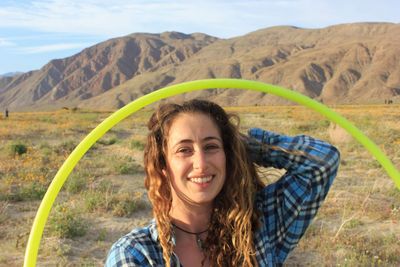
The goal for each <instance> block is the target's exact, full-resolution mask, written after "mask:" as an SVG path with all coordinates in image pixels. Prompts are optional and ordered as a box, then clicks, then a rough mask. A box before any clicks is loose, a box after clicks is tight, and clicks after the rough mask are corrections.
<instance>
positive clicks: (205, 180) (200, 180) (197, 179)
mask: <svg viewBox="0 0 400 267" xmlns="http://www.w3.org/2000/svg"><path fill="white" fill-rule="evenodd" d="M211 179H212V176H207V177H195V178H190V181H191V182H193V183H197V184H203V183H208V182H209V181H211Z"/></svg>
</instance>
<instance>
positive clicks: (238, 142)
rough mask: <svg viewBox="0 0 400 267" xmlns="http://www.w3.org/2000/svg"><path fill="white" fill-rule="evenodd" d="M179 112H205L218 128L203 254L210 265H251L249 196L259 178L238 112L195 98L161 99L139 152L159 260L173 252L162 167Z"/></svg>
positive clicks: (168, 193) (169, 200)
mask: <svg viewBox="0 0 400 267" xmlns="http://www.w3.org/2000/svg"><path fill="white" fill-rule="evenodd" d="M181 113H201V114H205V115H208V116H209V117H210V118H211V119H212V120H213V121H214V122H215V125H217V127H218V129H219V132H220V134H221V137H222V141H223V147H224V152H225V156H226V170H227V172H226V180H225V183H224V186H223V188H222V189H221V191H220V192H219V194H218V195H217V196H216V198H215V200H214V209H213V212H212V214H211V221H210V225H209V231H208V235H207V238H206V240H205V242H204V243H205V244H204V252H205V255H207V257H208V259H209V262H210V263H211V265H212V266H257V262H256V258H255V251H254V245H253V232H254V229H255V227H257V222H258V217H259V215H258V213H257V211H256V209H255V207H254V200H255V195H256V192H257V191H258V190H260V189H261V188H262V187H263V183H262V182H261V180H260V178H259V176H258V174H257V171H256V166H255V165H254V164H253V163H252V161H251V160H250V158H249V156H248V154H247V150H246V146H245V142H244V141H243V135H242V134H241V133H240V132H239V118H238V116H236V115H234V114H227V113H226V112H225V110H224V109H223V108H221V107H220V106H219V105H217V104H215V103H213V102H210V101H205V100H196V99H195V100H191V101H187V102H184V103H183V104H181V105H179V104H163V105H161V106H160V107H159V108H158V109H157V110H156V111H155V112H154V113H153V115H152V116H151V118H150V120H149V122H148V129H149V134H148V137H147V144H146V147H145V152H144V165H145V172H146V179H145V186H146V188H147V190H148V194H149V198H150V201H151V203H152V206H153V214H154V217H155V219H156V223H157V230H158V232H159V241H160V245H161V247H162V250H163V258H164V260H165V264H166V266H168V267H169V266H170V260H171V255H172V252H173V245H172V243H171V242H170V240H171V237H172V227H171V217H170V215H169V213H170V210H171V203H172V194H171V184H170V181H169V180H168V178H167V177H165V175H163V172H162V170H163V169H165V168H166V147H167V146H166V145H167V138H168V131H169V128H170V127H171V125H172V122H173V120H174V118H176V116H177V115H178V114H181ZM204 260H205V259H204ZM204 260H203V263H204Z"/></svg>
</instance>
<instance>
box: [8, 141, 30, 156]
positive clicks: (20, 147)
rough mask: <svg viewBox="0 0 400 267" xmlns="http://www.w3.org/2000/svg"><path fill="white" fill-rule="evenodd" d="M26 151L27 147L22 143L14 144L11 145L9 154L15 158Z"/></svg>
mask: <svg viewBox="0 0 400 267" xmlns="http://www.w3.org/2000/svg"><path fill="white" fill-rule="evenodd" d="M27 151H28V147H27V146H26V145H24V144H22V143H15V144H12V145H11V153H12V154H13V155H14V156H15V155H16V154H18V155H22V154H25V153H26V152H27Z"/></svg>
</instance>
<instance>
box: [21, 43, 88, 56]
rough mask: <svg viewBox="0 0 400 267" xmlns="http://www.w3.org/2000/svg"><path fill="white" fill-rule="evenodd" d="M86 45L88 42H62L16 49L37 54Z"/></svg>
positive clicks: (24, 52) (84, 46)
mask: <svg viewBox="0 0 400 267" xmlns="http://www.w3.org/2000/svg"><path fill="white" fill-rule="evenodd" d="M88 46H89V44H88V43H62V44H51V45H41V46H28V47H21V48H19V49H18V51H19V52H20V53H23V54H39V53H48V52H56V51H63V50H71V49H78V48H82V49H84V48H86V47H88Z"/></svg>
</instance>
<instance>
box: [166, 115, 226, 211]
mask: <svg viewBox="0 0 400 267" xmlns="http://www.w3.org/2000/svg"><path fill="white" fill-rule="evenodd" d="M167 138H168V139H167V152H166V159H167V169H166V170H164V171H163V172H164V175H167V176H169V177H170V179H171V182H172V183H173V184H174V186H173V187H172V194H173V202H176V201H177V200H178V199H177V196H178V195H181V194H184V195H185V196H186V197H188V198H189V199H190V200H191V201H193V202H195V203H197V204H206V203H207V204H210V203H212V201H213V200H214V198H215V197H216V196H217V195H218V193H219V192H220V191H221V188H222V186H223V185H224V182H225V174H226V158H225V152H224V147H223V142H222V138H221V135H220V133H219V131H218V128H217V126H216V125H215V123H214V122H213V121H212V120H211V119H210V118H209V117H208V116H206V115H204V114H202V113H182V114H179V115H178V116H177V117H176V118H175V119H174V120H173V122H172V124H171V126H170V129H169V133H168V137H167ZM176 191H179V192H178V194H177V192H176ZM179 193H180V194H179Z"/></svg>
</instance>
